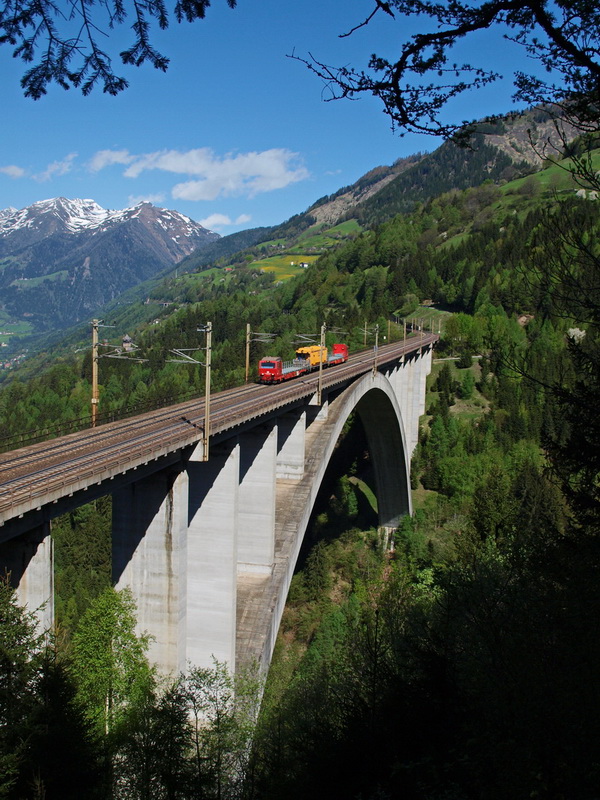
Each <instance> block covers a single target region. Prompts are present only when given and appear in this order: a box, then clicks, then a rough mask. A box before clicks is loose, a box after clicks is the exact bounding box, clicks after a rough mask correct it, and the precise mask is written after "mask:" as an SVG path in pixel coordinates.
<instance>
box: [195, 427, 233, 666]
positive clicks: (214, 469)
mask: <svg viewBox="0 0 600 800" xmlns="http://www.w3.org/2000/svg"><path fill="white" fill-rule="evenodd" d="M239 474H240V445H239V443H238V442H237V441H234V440H228V441H226V442H224V443H223V444H221V445H218V446H213V447H212V448H211V455H210V460H209V461H204V462H194V461H190V462H189V463H188V475H189V481H190V483H189V517H188V532H187V605H186V626H185V627H186V637H185V638H186V660H187V663H189V664H192V665H194V666H198V667H211V666H212V660H213V657H214V658H216V659H217V660H218V661H221V662H226V663H227V664H229V665H230V667H231V668H232V669H233V668H234V666H235V625H236V594H237V557H238V491H237V489H238V481H239Z"/></svg>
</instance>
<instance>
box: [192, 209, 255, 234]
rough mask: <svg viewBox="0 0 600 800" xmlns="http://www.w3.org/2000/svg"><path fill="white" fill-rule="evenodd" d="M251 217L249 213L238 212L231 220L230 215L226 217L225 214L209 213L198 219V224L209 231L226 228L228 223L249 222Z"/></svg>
mask: <svg viewBox="0 0 600 800" xmlns="http://www.w3.org/2000/svg"><path fill="white" fill-rule="evenodd" d="M251 219H252V217H251V216H250V214H240V215H239V217H237V218H236V219H235V220H232V219H231V217H228V216H227V215H226V214H218V213H216V214H211V215H210V216H208V217H205V218H204V219H201V220H198V221H199V222H200V225H203V226H204V227H205V228H208V229H209V230H211V231H218V230H221V229H222V228H228V227H229V226H230V225H244V224H245V223H246V222H250V220H251Z"/></svg>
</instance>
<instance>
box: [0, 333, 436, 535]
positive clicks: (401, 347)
mask: <svg viewBox="0 0 600 800" xmlns="http://www.w3.org/2000/svg"><path fill="white" fill-rule="evenodd" d="M438 338H439V337H438V336H437V335H435V334H426V333H422V334H421V335H418V334H417V335H414V336H412V337H409V338H408V339H407V340H406V342H396V343H392V344H387V345H384V346H382V347H379V348H378V350H377V352H375V351H374V350H365V351H361V352H359V353H355V354H353V355H351V356H350V357H349V359H348V361H347V362H346V363H345V364H343V365H337V366H335V367H333V368H331V369H325V370H323V372H322V375H321V384H322V388H323V389H324V390H327V389H331V388H333V387H335V386H337V385H342V384H344V383H347V382H349V381H350V380H353V379H355V378H357V377H359V376H361V375H364V374H365V373H367V372H368V371H369V370H371V369H374V368H377V367H379V366H383V365H385V364H386V363H390V362H393V361H396V360H398V359H399V358H401V357H402V356H403V355H408V354H410V353H412V352H415V351H418V350H420V348H421V347H428V346H431V345H433V344H434V343H435V342H436V341H437V340H438ZM318 383H319V375H318V373H317V372H314V373H311V374H310V375H306V376H302V377H300V378H296V379H294V380H293V381H290V382H289V383H284V384H280V385H277V386H273V385H266V386H265V385H258V384H248V385H246V386H243V387H237V388H234V389H228V390H225V391H223V392H219V393H216V394H214V395H212V397H211V425H210V435H211V437H213V436H217V435H219V434H223V433H225V432H227V431H231V430H232V429H235V428H237V427H239V426H241V425H243V424H244V423H247V422H250V421H252V420H256V419H257V418H260V417H265V418H266V417H268V416H269V415H270V414H273V413H274V412H277V411H278V410H280V409H282V408H285V407H286V406H289V407H293V406H294V405H297V404H298V403H300V402H302V401H306V398H309V397H312V396H313V395H314V394H315V393H316V392H317V388H318ZM203 433H204V399H203V398H198V399H193V400H188V401H185V402H182V403H178V404H176V405H173V406H169V407H168V408H162V409H159V410H156V411H150V412H146V413H144V414H140V415H139V416H136V417H130V418H128V419H125V420H121V421H118V422H111V423H108V424H106V425H103V426H101V427H99V428H90V429H88V430H85V431H79V432H77V433H72V434H68V435H66V436H62V437H60V438H57V439H53V440H50V441H47V442H38V443H36V444H33V445H29V446H27V447H23V448H20V449H18V450H14V451H9V452H7V453H3V455H2V463H1V465H0V526H1V525H3V524H4V523H5V522H6V521H7V520H8V519H12V518H14V517H16V516H22V515H23V514H25V513H27V512H29V511H32V510H35V509H39V508H40V506H41V505H42V504H46V503H52V502H57V501H58V499H59V498H62V497H65V496H66V495H70V494H74V493H75V492H78V491H81V490H87V488H88V487H90V486H92V485H95V484H101V483H102V482H103V481H105V480H109V479H112V478H114V477H115V475H117V474H122V473H124V472H127V471H128V470H132V469H137V468H138V467H140V466H142V465H145V464H148V463H149V462H151V461H157V460H158V459H160V458H161V457H164V456H168V455H169V454H173V453H174V452H176V451H181V450H182V449H185V448H187V447H193V446H195V445H196V444H197V443H198V442H199V440H200V439H201V438H202V435H203Z"/></svg>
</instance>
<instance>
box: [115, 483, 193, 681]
mask: <svg viewBox="0 0 600 800" xmlns="http://www.w3.org/2000/svg"><path fill="white" fill-rule="evenodd" d="M187 518H188V477H187V474H186V473H185V472H172V471H170V470H163V471H162V472H157V473H155V474H154V475H151V476H149V477H147V478H143V479H142V480H140V481H136V482H134V483H132V484H129V485H128V486H125V487H123V488H121V489H118V490H116V491H115V492H114V493H113V581H114V583H115V586H116V588H117V589H123V588H125V587H127V588H129V589H130V590H131V592H132V594H133V598H134V600H135V602H136V605H137V617H138V626H137V627H138V631H139V632H142V631H147V632H148V633H149V634H151V636H152V637H153V639H154V640H153V641H152V642H151V643H150V648H149V651H148V657H149V659H150V661H151V662H152V663H154V664H156V665H157V667H158V668H159V670H160V671H161V672H162V673H163V674H168V673H177V672H179V671H181V670H183V669H184V668H185V659H186V653H185V636H184V635H183V631H184V630H185V629H184V625H183V622H184V613H185V595H186V586H185V580H186V579H185V565H186V531H187Z"/></svg>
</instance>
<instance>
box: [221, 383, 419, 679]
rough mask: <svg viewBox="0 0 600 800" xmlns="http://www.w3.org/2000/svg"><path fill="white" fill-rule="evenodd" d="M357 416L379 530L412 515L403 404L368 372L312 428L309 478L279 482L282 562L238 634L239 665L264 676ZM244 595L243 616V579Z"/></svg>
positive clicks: (279, 558) (278, 558) (248, 596)
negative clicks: (331, 471)
mask: <svg viewBox="0 0 600 800" xmlns="http://www.w3.org/2000/svg"><path fill="white" fill-rule="evenodd" d="M353 412H356V413H357V414H358V415H359V416H360V418H361V421H362V423H363V426H364V429H365V434H366V438H367V443H368V446H369V450H370V452H371V456H372V459H373V465H374V471H375V481H376V492H377V500H378V512H379V523H380V525H381V526H382V527H385V528H388V529H390V528H395V527H397V526H398V524H399V521H400V518H401V517H402V516H403V515H405V514H410V513H411V510H412V507H411V498H410V479H409V475H410V470H409V453H408V447H407V437H406V433H405V429H404V423H403V419H402V413H401V409H400V405H399V403H398V399H397V396H396V393H395V391H394V387H393V385H392V383H391V382H390V381H389V380H388V379H387V377H386V376H385V375H383V374H381V373H379V372H378V373H376V374H375V375H372V374H368V375H366V376H365V377H363V378H362V379H361V380H359V381H357V382H356V383H354V384H352V385H351V386H350V387H348V388H347V389H345V390H344V391H343V392H342V393H341V394H340V395H339V396H337V397H336V398H335V399H333V400H332V401H331V402H328V403H327V405H326V407H325V408H324V409H322V411H321V413H320V414H318V415H317V416H316V417H315V419H314V421H313V422H312V423H311V424H310V425H309V426H307V430H306V452H305V472H304V475H303V477H302V478H301V479H300V480H297V481H290V480H280V481H278V482H277V483H278V485H277V514H276V522H275V529H276V530H275V538H276V543H277V544H276V557H275V563H274V566H273V570H272V572H271V574H270V576H269V577H268V578H266V579H265V580H264V583H263V585H262V587H261V590H260V592H259V595H260V596H259V598H257V600H258V602H257V608H256V609H255V610H254V617H255V619H257V620H260V622H259V623H258V624H257V626H256V627H254V628H253V629H250V630H248V629H245V630H243V631H238V637H237V658H236V662H237V665H238V666H241V665H243V664H248V663H251V662H253V661H255V662H258V664H259V666H260V669H261V671H264V672H266V670H267V669H268V666H269V664H270V661H271V656H272V653H273V649H274V647H275V640H276V637H277V632H278V630H279V624H280V622H281V617H282V615H283V610H284V607H285V603H286V600H287V594H288V590H289V586H290V583H291V580H292V576H293V574H294V569H295V567H296V563H297V560H298V555H299V553H300V548H301V545H302V541H303V539H304V535H305V533H306V529H307V527H308V522H309V519H310V515H311V513H312V510H313V507H314V504H315V501H316V498H317V494H318V491H319V488H320V486H321V484H322V482H323V479H324V477H325V472H326V470H327V467H328V465H329V462H330V460H331V457H332V454H333V451H334V448H335V445H336V443H337V441H338V439H339V436H340V434H341V432H342V429H343V427H344V424H345V423H346V421H347V419H348V417H349V416H350V414H352V413H353ZM255 588H256V586H255ZM238 591H239V599H238V614H239V613H242V609H243V613H244V614H245V615H246V617H248V616H249V609H248V603H249V602H250V603H251V602H252V593H251V592H250V593H246V592H245V591H244V586H243V579H242V583H241V584H239V587H238Z"/></svg>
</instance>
